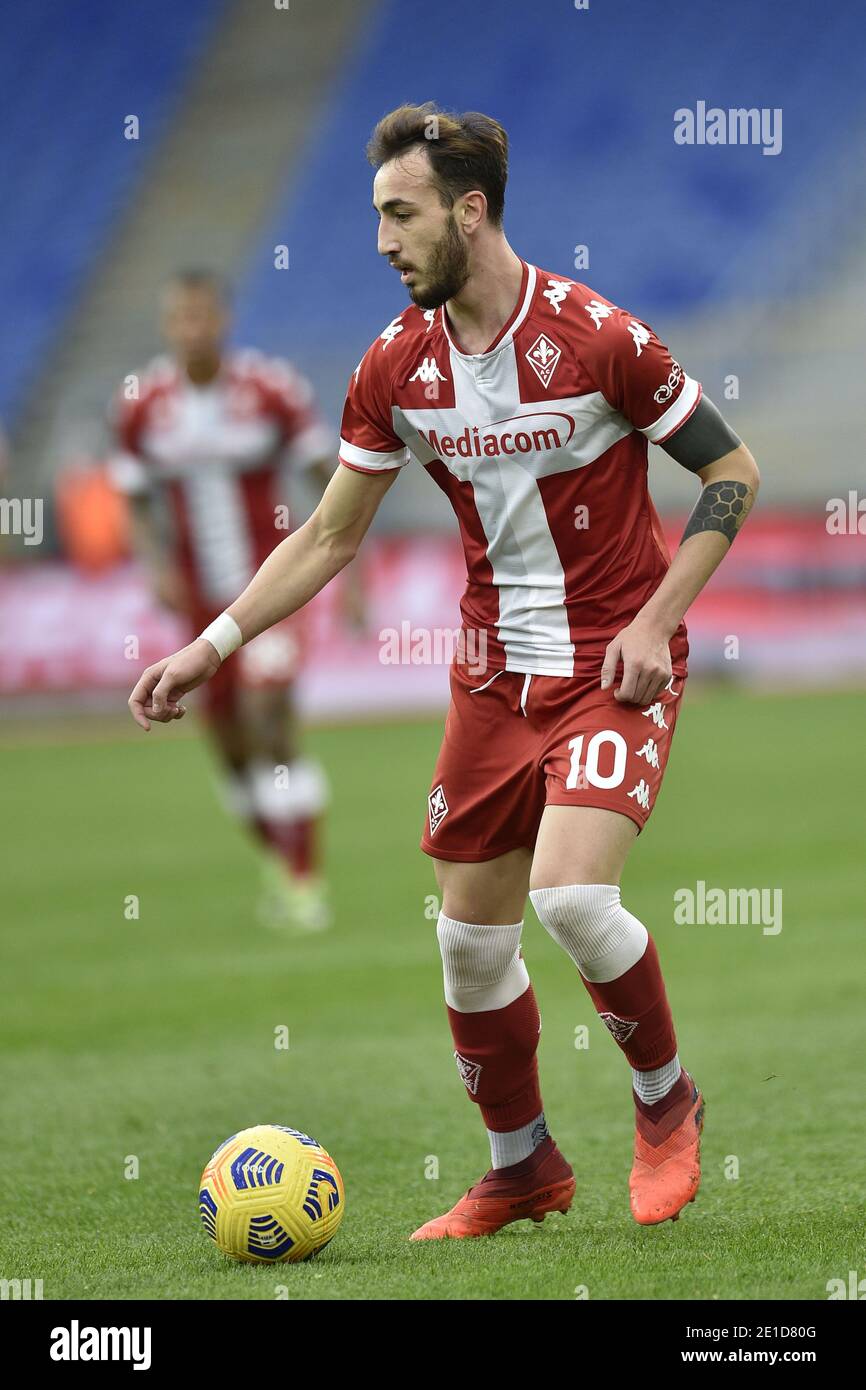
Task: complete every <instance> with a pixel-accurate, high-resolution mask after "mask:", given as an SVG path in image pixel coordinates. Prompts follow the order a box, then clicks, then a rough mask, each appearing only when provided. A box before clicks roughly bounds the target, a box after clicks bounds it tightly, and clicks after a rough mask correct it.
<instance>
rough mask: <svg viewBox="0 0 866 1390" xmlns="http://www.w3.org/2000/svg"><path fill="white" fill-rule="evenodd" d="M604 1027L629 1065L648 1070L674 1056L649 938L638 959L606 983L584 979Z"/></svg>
mask: <svg viewBox="0 0 866 1390" xmlns="http://www.w3.org/2000/svg"><path fill="white" fill-rule="evenodd" d="M584 984H585V985H586V988H587V989H588V991H589V993H590V995H591V996H592V1001H593V1003H594V1004H595V1007H596V1009H597V1010H598V1013H599V1016H600V1018H601V1021H602V1023H604V1025H605V1027H606V1028H608V1029H609V1030H610V1032H611V1033H612V1034H613V1036H614V1038H615V1039H616V1041H617V1043H618V1044H619V1046H620V1047H621V1048H622V1050H623V1052H624V1053H625V1055H626V1057H627V1058H628V1060H629V1062H630V1063H631V1065H632V1066H633V1067H636V1068H637V1069H638V1071H650V1070H651V1069H652V1068H654V1067H660V1066H662V1065H663V1064H664V1063H665V1062H670V1061H671V1059H672V1058H673V1057H674V1056H675V1055H676V1050H677V1038H676V1033H675V1032H674V1022H673V1019H672V1017H671V1010H670V1005H669V1004H668V999H667V994H666V993H665V982H664V980H663V979H662V971H661V965H660V964H659V957H658V952H657V950H656V947H655V942H654V941H653V939H652V937H650V938H649V940H648V942H647V948H646V950H645V951H644V953H643V955H642V956H641V958H640V960H639V961H636V962H635V964H634V965H633V966H632V967H631V969H630V970H627V971H626V972H625V974H624V975H620V977H619V979H617V980H609V981H608V982H607V983H606V984H595V983H593V982H592V981H591V980H586V979H584Z"/></svg>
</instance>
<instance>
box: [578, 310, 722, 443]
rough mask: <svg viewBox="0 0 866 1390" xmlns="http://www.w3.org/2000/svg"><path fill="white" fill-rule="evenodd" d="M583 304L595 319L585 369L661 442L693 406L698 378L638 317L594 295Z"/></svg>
mask: <svg viewBox="0 0 866 1390" xmlns="http://www.w3.org/2000/svg"><path fill="white" fill-rule="evenodd" d="M585 307H586V309H587V312H589V313H590V314H591V316H592V317H593V321H594V322H595V323H596V334H595V337H594V340H591V360H590V362H589V368H590V371H591V373H592V375H593V376H594V378H595V381H596V383H597V385H598V388H599V390H600V391H601V393H602V395H603V396H604V397H605V399H606V400H607V401H608V402H609V403H610V404H611V405H612V406H613V407H614V409H615V410H618V411H619V413H620V414H621V415H624V416H625V418H626V420H628V421H629V422H630V423H631V424H632V425H634V427H635V429H637V430H640V432H641V434H643V435H646V437H647V439H648V440H649V441H650V443H652V444H663V443H664V441H665V440H666V439H669V438H670V436H671V435H672V434H674V433H676V431H677V430H678V429H679V428H680V426H681V425H683V424H685V422H686V420H687V419H688V418H689V416H690V415H691V413H692V411H693V410H694V409H695V406H696V405H697V403H698V401H699V400H700V398H701V386H700V383H699V382H697V381H694V380H693V379H692V378H691V377H690V376H689V375H688V374H687V373H686V372H685V371H684V370H683V368H682V367H681V366H680V364H679V362H677V361H676V359H675V358H674V357H672V356H671V353H670V351H669V350H668V348H667V347H666V346H665V344H664V343H662V342H661V341H660V340H659V339H658V338H657V337H656V335H655V333H654V332H653V330H652V329H651V328H650V326H649V325H648V324H646V323H644V322H643V321H642V320H641V319H637V318H634V317H633V315H631V314H629V313H628V312H627V311H626V310H625V309H618V308H616V307H615V306H613V305H608V304H605V303H602V302H600V301H598V300H593V301H591V302H590V304H589V305H587V306H585ZM593 309H594V314H593V312H592V311H593ZM592 349H594V351H592Z"/></svg>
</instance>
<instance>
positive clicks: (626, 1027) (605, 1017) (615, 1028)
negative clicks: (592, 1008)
mask: <svg viewBox="0 0 866 1390" xmlns="http://www.w3.org/2000/svg"><path fill="white" fill-rule="evenodd" d="M599 1018H600V1019H601V1021H602V1023H603V1024H604V1026H605V1028H607V1029H608V1031H609V1032H611V1033H613V1036H614V1037H615V1038H616V1040H617V1042H618V1043H624V1042H628V1040H629V1038H630V1037H631V1035H632V1033H633V1032H634V1030H635V1028H637V1019H629V1018H617V1016H616V1014H610V1013H607V1014H599Z"/></svg>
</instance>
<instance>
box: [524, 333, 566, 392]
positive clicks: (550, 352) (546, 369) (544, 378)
mask: <svg viewBox="0 0 866 1390" xmlns="http://www.w3.org/2000/svg"><path fill="white" fill-rule="evenodd" d="M525 356H526V360H527V362H528V363H529V365H530V367H531V368H532V370H533V371H534V372H535V375H536V376H537V377H538V380H539V381H540V382H541V384H542V386H544V387H545V388H547V386H548V385H549V383H550V378H551V377H552V376H553V373H554V372H555V371H556V364H557V363H558V361H559V359H560V357H561V356H562V352H561V351H560V349H559V348H558V347H557V346H556V343H553V342H551V340H550V339H549V338H548V336H547V334H546V333H539V335H538V337H537V338H536V340H535V342H534V343H533V344H532V347H531V348H530V349H529V351H528V352H527V353H526V354H525Z"/></svg>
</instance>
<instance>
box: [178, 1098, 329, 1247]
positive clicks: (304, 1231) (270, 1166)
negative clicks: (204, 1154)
mask: <svg viewBox="0 0 866 1390" xmlns="http://www.w3.org/2000/svg"><path fill="white" fill-rule="evenodd" d="M345 1204H346V1197H345V1192H344V1189H343V1179H342V1177H341V1176H340V1171H339V1169H338V1167H337V1165H336V1163H335V1162H334V1160H333V1159H332V1158H331V1155H330V1154H329V1153H328V1152H327V1150H326V1149H323V1148H322V1146H321V1144H319V1143H317V1142H316V1140H315V1139H311V1138H310V1136H309V1135H308V1134H302V1133H301V1131H300V1130H297V1129H290V1128H289V1127H288V1125H254V1126H253V1127H252V1129H242V1130H241V1131H240V1132H239V1133H238V1134H233V1135H232V1137H231V1138H230V1139H227V1140H226V1141H225V1143H224V1144H220V1146H219V1148H218V1149H217V1151H216V1153H215V1154H213V1156H212V1157H211V1159H210V1160H209V1162H208V1164H207V1166H206V1168H205V1170H204V1172H203V1173H202V1175H201V1182H200V1183H199V1194H198V1209H199V1214H200V1216H201V1219H202V1224H203V1226H204V1228H205V1230H206V1231H207V1233H208V1235H209V1236H210V1237H211V1239H212V1240H214V1241H215V1242H216V1244H217V1247H218V1248H219V1249H220V1250H221V1251H222V1252H223V1254H224V1255H229V1256H230V1257H231V1258H232V1259H233V1260H249V1261H251V1262H252V1263H255V1264H278V1263H283V1262H290V1263H295V1262H297V1261H299V1260H309V1259H311V1258H312V1256H313V1255H317V1254H318V1253H319V1251H320V1250H323V1249H324V1248H325V1246H326V1245H327V1244H328V1241H329V1240H333V1238H334V1236H335V1235H336V1233H337V1228H338V1226H339V1224H340V1222H341V1221H342V1219H343V1208H344V1206H345Z"/></svg>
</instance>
